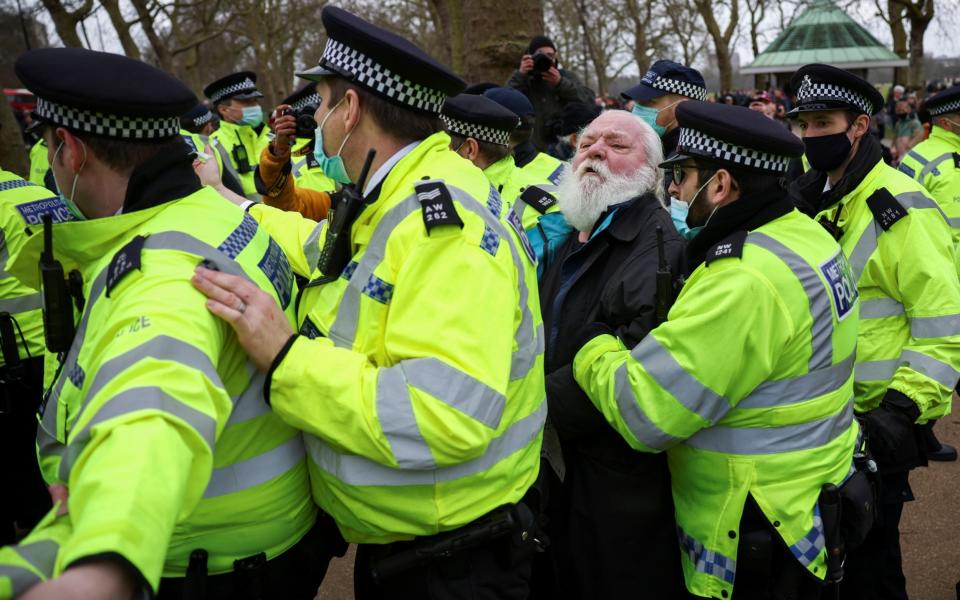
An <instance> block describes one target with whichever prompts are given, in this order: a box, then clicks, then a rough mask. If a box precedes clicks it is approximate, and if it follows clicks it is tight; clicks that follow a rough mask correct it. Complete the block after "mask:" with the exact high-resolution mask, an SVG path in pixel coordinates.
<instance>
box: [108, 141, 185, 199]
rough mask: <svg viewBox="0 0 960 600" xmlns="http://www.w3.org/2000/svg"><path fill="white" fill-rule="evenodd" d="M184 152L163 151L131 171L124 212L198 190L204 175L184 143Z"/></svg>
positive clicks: (181, 196) (177, 197) (180, 196)
mask: <svg viewBox="0 0 960 600" xmlns="http://www.w3.org/2000/svg"><path fill="white" fill-rule="evenodd" d="M183 150H184V151H183V152H182V153H179V154H177V153H172V152H171V153H163V154H159V155H157V156H155V157H153V158H151V159H150V160H148V161H146V162H144V163H141V164H140V165H138V166H137V168H135V169H134V170H133V172H132V173H131V174H130V182H129V183H128V184H127V195H126V197H125V198H124V199H123V212H124V213H130V212H135V211H138V210H143V209H145V208H150V207H153V206H157V205H159V204H163V203H165V202H170V201H171V200H177V199H179V198H183V197H185V196H189V195H190V194H192V193H194V192H196V191H197V190H199V189H200V188H201V187H203V186H201V185H200V179H199V178H197V174H196V173H194V171H193V166H192V165H193V160H192V158H191V157H190V155H189V154H187V146H186V144H184V145H183Z"/></svg>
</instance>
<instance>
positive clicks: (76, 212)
mask: <svg viewBox="0 0 960 600" xmlns="http://www.w3.org/2000/svg"><path fill="white" fill-rule="evenodd" d="M77 141H78V142H80V146H81V147H82V148H83V162H82V163H80V171H82V170H83V167H84V165H86V164H87V145H86V144H84V143H83V142H81V141H80V140H77ZM62 149H63V140H61V141H60V145H59V146H57V151H56V152H54V153H53V162H52V163H50V164H51V165H52V164H53V163H55V162H57V157H58V156H59V155H60V150H62ZM51 171H52V170H51ZM80 171H77V172H76V174H75V175H74V176H73V185H71V186H70V197H69V198H68V197H67V196H66V194H64V193H63V186H61V185H60V182H59V181H57V176H56V174H54V176H53V182H54V183H55V184H56V186H57V192H58V193H59V195H60V202H63V204H64V206H66V207H67V210H69V211H70V214H71V215H73V216H74V218H76V219H77V220H78V221H86V220H87V216H86V215H85V214H83V213H82V212H81V211H80V207H79V206H77V205H76V203H74V201H73V197H74V196H75V195H76V193H77V179H79V178H80Z"/></svg>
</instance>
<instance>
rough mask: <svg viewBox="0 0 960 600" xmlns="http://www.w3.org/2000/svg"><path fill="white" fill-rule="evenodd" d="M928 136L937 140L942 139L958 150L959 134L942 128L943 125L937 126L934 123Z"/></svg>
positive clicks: (959, 143) (959, 147)
mask: <svg viewBox="0 0 960 600" xmlns="http://www.w3.org/2000/svg"><path fill="white" fill-rule="evenodd" d="M930 137H931V138H935V139H938V140H943V141H944V142H946V143H948V144H950V146H951V147H953V148H954V149H956V150H960V135H957V134H955V133H954V132H952V131H950V130H949V129H944V128H943V127H937V126H936V125H935V126H934V127H933V129H931V131H930Z"/></svg>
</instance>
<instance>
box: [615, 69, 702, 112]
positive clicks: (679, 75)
mask: <svg viewBox="0 0 960 600" xmlns="http://www.w3.org/2000/svg"><path fill="white" fill-rule="evenodd" d="M664 94H679V95H681V96H686V97H687V98H692V99H694V100H701V101H703V100H706V99H707V84H706V83H705V82H704V81H703V75H701V74H700V71H698V70H696V69H694V68H691V67H688V66H686V65H681V64H680V63H678V62H673V61H672V60H658V61H657V62H655V63H653V64H652V65H651V66H650V68H649V69H648V70H647V72H646V73H644V75H643V77H641V78H640V83H638V84H637V85H635V86H633V87H632V88H630V89H628V90H627V91H625V92H623V93H622V94H620V95H621V96H623V97H624V98H626V99H627V100H637V101H640V102H645V101H647V100H653V99H654V98H659V97H660V96H663V95H664Z"/></svg>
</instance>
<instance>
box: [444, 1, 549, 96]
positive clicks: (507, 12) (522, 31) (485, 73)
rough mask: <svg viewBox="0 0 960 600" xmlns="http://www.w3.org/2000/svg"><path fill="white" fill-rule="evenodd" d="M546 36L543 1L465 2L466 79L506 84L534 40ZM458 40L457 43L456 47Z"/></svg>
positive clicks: (464, 62) (464, 73)
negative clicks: (541, 35) (534, 37)
mask: <svg viewBox="0 0 960 600" xmlns="http://www.w3.org/2000/svg"><path fill="white" fill-rule="evenodd" d="M540 33H543V6H542V4H541V2H540V0H511V1H510V2H501V1H500V0H469V1H468V2H464V3H463V33H462V39H463V46H462V47H463V48H464V49H468V50H467V51H465V52H464V57H463V58H464V60H463V71H462V73H463V76H464V77H465V78H466V79H467V81H469V82H474V83H475V82H480V81H492V82H497V83H499V82H502V81H506V80H507V79H508V78H509V77H510V74H511V73H513V71H514V70H516V68H517V65H519V64H520V57H521V56H523V54H524V53H525V52H526V50H527V44H528V43H529V42H530V38H532V37H533V36H535V35H537V34H540ZM455 43H456V42H455V40H454V44H455Z"/></svg>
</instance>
